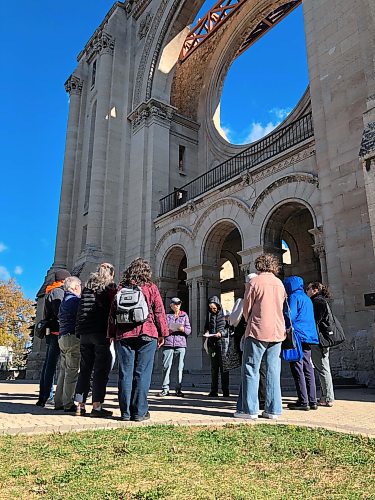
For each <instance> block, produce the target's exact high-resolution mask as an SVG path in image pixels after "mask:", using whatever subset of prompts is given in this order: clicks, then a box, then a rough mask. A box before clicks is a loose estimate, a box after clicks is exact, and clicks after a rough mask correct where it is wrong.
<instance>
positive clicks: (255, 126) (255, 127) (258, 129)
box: [244, 122, 280, 144]
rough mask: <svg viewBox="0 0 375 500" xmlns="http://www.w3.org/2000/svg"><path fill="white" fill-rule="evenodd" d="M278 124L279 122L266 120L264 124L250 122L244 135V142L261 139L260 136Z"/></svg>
mask: <svg viewBox="0 0 375 500" xmlns="http://www.w3.org/2000/svg"><path fill="white" fill-rule="evenodd" d="M278 125H280V122H278V123H272V122H268V123H267V124H266V125H262V124H261V123H259V122H253V123H252V124H251V128H250V132H249V133H248V135H247V136H246V137H245V140H244V144H249V143H251V142H255V141H259V139H262V137H264V136H266V135H267V134H269V133H270V132H272V130H274V129H275V128H276V127H277V126H278Z"/></svg>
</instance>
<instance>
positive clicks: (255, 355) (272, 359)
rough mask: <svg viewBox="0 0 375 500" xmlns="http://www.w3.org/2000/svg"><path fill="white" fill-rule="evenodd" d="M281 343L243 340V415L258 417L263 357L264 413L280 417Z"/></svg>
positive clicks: (248, 338) (249, 338)
mask: <svg viewBox="0 0 375 500" xmlns="http://www.w3.org/2000/svg"><path fill="white" fill-rule="evenodd" d="M280 353H281V342H261V341H259V340H256V339H254V338H253V337H247V339H246V340H245V345H244V351H243V359H242V372H241V374H242V398H243V401H242V404H243V411H244V413H249V414H250V415H258V412H259V400H258V389H259V371H260V365H261V362H262V358H263V356H264V357H265V360H266V401H265V411H266V412H267V413H271V414H273V415H281V412H282V401H281V386H280V374H281V358H280Z"/></svg>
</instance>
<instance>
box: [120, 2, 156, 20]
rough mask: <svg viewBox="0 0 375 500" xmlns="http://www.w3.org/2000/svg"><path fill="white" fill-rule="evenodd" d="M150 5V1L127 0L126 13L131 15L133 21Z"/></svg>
mask: <svg viewBox="0 0 375 500" xmlns="http://www.w3.org/2000/svg"><path fill="white" fill-rule="evenodd" d="M150 3H151V0H128V1H127V2H126V13H127V14H128V15H130V14H131V15H132V16H133V17H134V19H138V18H139V17H140V16H141V15H142V13H143V12H144V11H145V9H146V7H147V6H148V5H149V4H150Z"/></svg>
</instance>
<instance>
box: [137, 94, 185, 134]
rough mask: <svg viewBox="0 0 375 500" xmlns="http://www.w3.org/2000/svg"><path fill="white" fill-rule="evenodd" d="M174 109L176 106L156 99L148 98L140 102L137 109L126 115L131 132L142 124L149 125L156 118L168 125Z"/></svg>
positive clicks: (142, 125)
mask: <svg viewBox="0 0 375 500" xmlns="http://www.w3.org/2000/svg"><path fill="white" fill-rule="evenodd" d="M175 110H176V108H174V107H173V106H170V105H169V104H166V103H164V102H161V101H158V100H156V99H150V100H149V101H147V102H144V103H142V104H140V105H139V106H138V107H137V109H135V110H134V111H133V112H132V113H130V115H129V116H128V119H129V120H130V121H131V122H132V129H133V133H135V132H136V131H138V130H139V129H140V128H142V127H144V126H148V125H150V123H151V122H152V121H153V120H157V121H159V122H162V123H164V124H167V125H168V126H169V125H170V122H171V119H172V116H173V113H174V112H175Z"/></svg>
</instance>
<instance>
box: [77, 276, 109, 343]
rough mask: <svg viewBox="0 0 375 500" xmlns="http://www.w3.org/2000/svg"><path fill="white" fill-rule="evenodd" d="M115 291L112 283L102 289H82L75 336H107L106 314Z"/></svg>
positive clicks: (107, 314)
mask: <svg viewBox="0 0 375 500" xmlns="http://www.w3.org/2000/svg"><path fill="white" fill-rule="evenodd" d="M116 292H117V287H116V285H115V284H114V283H111V284H109V285H107V286H106V287H105V288H104V289H103V290H96V291H94V290H91V289H90V288H87V287H85V288H84V289H83V290H82V294H81V302H80V304H79V308H78V313H77V322H76V336H77V337H81V336H85V335H89V334H90V335H95V336H96V337H98V338H102V339H105V338H106V337H107V327H108V316H109V311H110V309H111V304H112V300H113V299H114V297H115V295H116Z"/></svg>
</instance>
